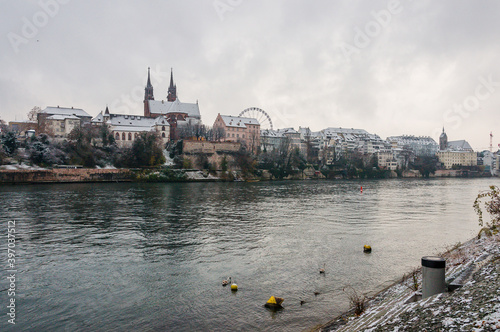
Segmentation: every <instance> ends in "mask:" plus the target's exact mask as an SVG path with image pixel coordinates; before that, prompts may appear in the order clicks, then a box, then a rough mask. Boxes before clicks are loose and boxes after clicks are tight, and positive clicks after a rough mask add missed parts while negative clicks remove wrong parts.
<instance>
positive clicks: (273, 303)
mask: <svg viewBox="0 0 500 332" xmlns="http://www.w3.org/2000/svg"><path fill="white" fill-rule="evenodd" d="M284 300H285V299H283V298H282V297H274V296H271V297H270V298H269V300H267V302H266V304H264V306H265V307H267V308H271V309H280V308H282V307H281V304H282V303H283V301H284Z"/></svg>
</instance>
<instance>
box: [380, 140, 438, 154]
mask: <svg viewBox="0 0 500 332" xmlns="http://www.w3.org/2000/svg"><path fill="white" fill-rule="evenodd" d="M387 142H389V143H390V145H391V148H393V149H396V148H400V149H403V148H405V149H410V150H412V151H413V152H414V153H415V156H417V157H425V156H434V155H436V152H437V151H438V150H439V145H438V144H437V143H436V141H434V140H433V139H432V138H431V137H429V136H412V135H401V136H390V137H387Z"/></svg>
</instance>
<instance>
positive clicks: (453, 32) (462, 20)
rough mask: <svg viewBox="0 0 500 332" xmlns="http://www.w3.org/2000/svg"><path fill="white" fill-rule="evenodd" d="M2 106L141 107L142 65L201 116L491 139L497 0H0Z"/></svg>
mask: <svg viewBox="0 0 500 332" xmlns="http://www.w3.org/2000/svg"><path fill="white" fill-rule="evenodd" d="M0 4H1V7H0V34H1V40H0V52H1V53H0V57H1V61H0V118H1V119H3V120H6V121H12V120H22V119H26V114H27V113H28V112H29V111H30V109H32V108H33V107H34V106H39V107H41V108H42V109H43V108H45V107H47V106H57V105H60V106H64V107H71V106H73V107H78V108H83V109H84V110H85V111H87V112H88V113H89V114H90V115H92V116H95V115H97V114H98V113H99V111H101V110H103V109H105V107H106V105H108V106H109V108H110V111H111V112H114V113H127V114H143V104H142V100H143V97H144V86H145V84H146V80H147V68H148V67H151V74H152V83H153V86H154V95H155V99H157V100H159V99H166V95H167V89H168V83H169V75H170V68H171V67H173V71H174V80H175V83H176V84H177V92H178V96H179V99H180V100H181V101H183V102H196V101H198V102H199V105H200V111H201V115H202V120H203V122H204V123H205V124H207V125H212V124H213V122H214V120H215V117H216V116H217V113H221V114H226V115H238V114H239V113H240V112H241V111H243V110H244V109H246V108H249V107H258V108H261V109H263V110H264V111H266V112H267V113H268V114H269V115H270V116H271V118H272V121H273V122H274V127H275V128H283V127H294V128H295V129H298V127H299V126H302V127H310V128H311V130H313V131H317V130H321V129H324V128H326V127H346V128H361V129H365V130H367V131H368V132H370V133H374V134H378V135H380V136H381V137H382V138H384V139H385V138H386V137H387V136H393V135H402V134H407V135H417V136H431V137H433V138H434V139H435V140H436V141H438V137H439V133H440V132H441V130H442V128H443V126H444V127H445V130H446V132H447V134H448V138H449V140H459V139H466V140H468V141H469V143H471V145H472V146H473V148H474V149H477V150H482V149H486V148H488V146H489V134H490V132H491V131H492V132H493V135H494V137H493V144H494V146H495V147H496V146H497V145H498V143H499V142H500V127H499V125H498V124H499V123H500V112H499V107H500V66H499V59H500V42H499V40H500V39H499V36H500V20H499V19H498V14H499V13H500V2H499V1H456V0H448V1H416V0H414V1H410V0H401V1H352V0H346V1H331V0H330V1H326V0H324V1H322V0H321V1H319V0H318V1H305V0H274V1H272V0H267V1H260V0H199V1H195V0H192V1H189V0H183V1H180V0H179V1H165V0H150V1H138V0H137V1H134V0H119V1H118V0H109V1H97V0H85V1H83V0H40V1H22V0H0Z"/></svg>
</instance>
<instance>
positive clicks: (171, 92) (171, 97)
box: [167, 68, 177, 101]
mask: <svg viewBox="0 0 500 332" xmlns="http://www.w3.org/2000/svg"><path fill="white" fill-rule="evenodd" d="M176 99H177V86H176V85H175V84H174V70H173V69H172V68H170V86H169V87H168V95H167V100H168V101H175V100H176Z"/></svg>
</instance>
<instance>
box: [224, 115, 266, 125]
mask: <svg viewBox="0 0 500 332" xmlns="http://www.w3.org/2000/svg"><path fill="white" fill-rule="evenodd" d="M220 117H221V119H222V121H224V124H225V125H226V127H236V128H246V127H247V126H246V125H258V126H260V123H259V121H257V119H254V118H242V117H239V116H231V115H221V116H220Z"/></svg>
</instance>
